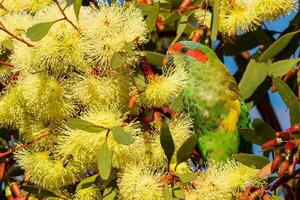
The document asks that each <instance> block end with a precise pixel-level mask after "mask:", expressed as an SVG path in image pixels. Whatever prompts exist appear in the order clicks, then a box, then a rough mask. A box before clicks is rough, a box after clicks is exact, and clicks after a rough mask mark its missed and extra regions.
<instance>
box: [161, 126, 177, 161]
mask: <svg viewBox="0 0 300 200" xmlns="http://www.w3.org/2000/svg"><path fill="white" fill-rule="evenodd" d="M160 144H161V146H162V148H163V150H164V152H165V155H166V156H167V159H168V162H169V163H170V161H171V159H172V156H173V154H174V151H175V144H174V141H173V138H172V134H171V131H170V128H169V126H168V125H167V124H165V123H164V124H163V125H162V126H161V129H160Z"/></svg>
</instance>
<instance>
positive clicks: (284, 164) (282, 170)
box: [278, 160, 289, 177]
mask: <svg viewBox="0 0 300 200" xmlns="http://www.w3.org/2000/svg"><path fill="white" fill-rule="evenodd" d="M288 168H289V161H288V160H284V161H283V162H282V164H281V166H280V168H279V171H278V176H279V177H283V176H284V174H285V172H286V170H287V169H288Z"/></svg>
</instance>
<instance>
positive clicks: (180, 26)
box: [172, 15, 188, 44]
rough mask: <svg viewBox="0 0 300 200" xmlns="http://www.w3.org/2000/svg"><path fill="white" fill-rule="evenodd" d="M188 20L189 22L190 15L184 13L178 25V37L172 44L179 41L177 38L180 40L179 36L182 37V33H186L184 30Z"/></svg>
mask: <svg viewBox="0 0 300 200" xmlns="http://www.w3.org/2000/svg"><path fill="white" fill-rule="evenodd" d="M187 22H188V17H187V16H185V15H182V16H181V18H180V21H179V24H178V26H177V30H176V37H175V39H174V40H173V42H172V44H174V43H175V42H177V40H179V38H180V37H181V35H182V34H183V33H184V30H185V28H186V26H187Z"/></svg>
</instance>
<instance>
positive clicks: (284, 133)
mask: <svg viewBox="0 0 300 200" xmlns="http://www.w3.org/2000/svg"><path fill="white" fill-rule="evenodd" d="M276 136H277V137H279V138H281V139H282V140H284V141H287V140H290V139H291V133H290V132H289V131H288V130H285V131H282V132H276Z"/></svg>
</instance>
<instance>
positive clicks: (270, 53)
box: [259, 31, 299, 62]
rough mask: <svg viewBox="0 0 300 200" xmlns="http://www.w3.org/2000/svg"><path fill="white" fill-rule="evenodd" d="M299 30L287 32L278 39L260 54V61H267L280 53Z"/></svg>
mask: <svg viewBox="0 0 300 200" xmlns="http://www.w3.org/2000/svg"><path fill="white" fill-rule="evenodd" d="M298 32H299V31H295V32H291V33H287V34H285V35H283V36H282V37H280V38H279V39H278V40H276V41H275V42H274V43H273V44H272V45H271V46H269V48H267V49H266V50H265V51H264V53H263V54H262V55H261V56H260V58H259V61H260V62H265V61H268V60H269V59H271V58H273V57H275V56H276V55H277V54H279V53H280V52H281V51H282V50H283V49H284V48H285V47H286V46H287V45H288V44H289V43H290V41H291V40H292V38H293V37H294V36H295V35H296V34H297V33H298Z"/></svg>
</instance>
